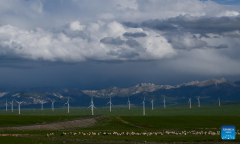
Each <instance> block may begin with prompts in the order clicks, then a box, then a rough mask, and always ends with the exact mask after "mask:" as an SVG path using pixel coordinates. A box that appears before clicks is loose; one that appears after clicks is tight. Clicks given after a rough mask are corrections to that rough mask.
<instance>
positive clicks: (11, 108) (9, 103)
mask: <svg viewBox="0 0 240 144" xmlns="http://www.w3.org/2000/svg"><path fill="white" fill-rule="evenodd" d="M13 101H14V100H12V102H10V103H9V104H11V109H12V112H13Z"/></svg>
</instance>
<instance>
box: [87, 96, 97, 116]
mask: <svg viewBox="0 0 240 144" xmlns="http://www.w3.org/2000/svg"><path fill="white" fill-rule="evenodd" d="M90 107H91V111H92V115H94V111H93V110H94V108H96V107H95V106H94V103H93V97H91V102H90V106H89V107H88V108H90Z"/></svg>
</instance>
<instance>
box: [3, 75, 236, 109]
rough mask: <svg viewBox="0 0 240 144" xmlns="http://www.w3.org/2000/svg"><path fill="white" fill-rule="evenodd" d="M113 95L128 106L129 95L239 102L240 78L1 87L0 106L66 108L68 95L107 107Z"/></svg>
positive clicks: (134, 99) (135, 100)
mask: <svg viewBox="0 0 240 144" xmlns="http://www.w3.org/2000/svg"><path fill="white" fill-rule="evenodd" d="M110 96H112V101H113V104H114V105H126V102H127V99H128V97H129V98H130V100H131V104H134V105H140V104H141V102H142V100H143V97H145V98H146V105H149V104H150V101H151V100H152V99H153V100H154V101H155V105H162V101H163V98H164V97H165V98H166V101H167V102H166V104H177V103H186V102H187V101H188V99H189V98H192V100H193V102H194V100H196V97H199V96H200V97H201V102H208V103H209V102H215V101H217V99H218V98H221V100H223V101H237V100H240V81H236V82H230V81H227V80H226V79H224V78H222V79H210V80H205V81H192V82H188V83H182V84H179V85H176V86H171V85H155V84H152V83H141V84H137V85H135V86H133V87H129V88H118V87H111V88H107V89H101V90H80V89H69V88H57V87H37V88H12V89H11V88H8V89H4V88H0V107H2V108H3V106H4V104H5V102H6V99H7V100H8V101H12V100H18V101H24V103H23V104H22V105H23V107H26V108H28V107H36V106H40V102H41V101H44V103H45V106H46V107H51V100H53V99H54V100H56V103H55V106H56V107H63V106H64V105H63V104H64V103H66V101H67V98H68V97H70V103H71V104H70V105H71V106H72V107H76V106H77V107H79V106H80V107H82V106H84V107H86V106H88V104H89V102H90V99H91V97H94V103H95V104H96V106H106V103H107V102H108V101H109V97H110ZM15 105H16V103H15Z"/></svg>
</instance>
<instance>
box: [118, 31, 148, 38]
mask: <svg viewBox="0 0 240 144" xmlns="http://www.w3.org/2000/svg"><path fill="white" fill-rule="evenodd" d="M123 36H125V37H134V38H138V37H146V36H147V34H145V33H143V32H136V33H131V32H126V33H124V34H123Z"/></svg>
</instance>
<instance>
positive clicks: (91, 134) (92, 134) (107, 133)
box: [46, 130, 240, 137]
mask: <svg viewBox="0 0 240 144" xmlns="http://www.w3.org/2000/svg"><path fill="white" fill-rule="evenodd" d="M52 135H54V133H50V134H47V135H46V137H50V136H52ZM66 135H71V136H76V135H82V136H102V135H103V136H108V135H114V136H162V135H179V136H181V135H212V136H215V135H220V131H216V132H214V131H195V130H192V131H163V132H78V133H76V132H69V133H65V132H63V133H62V134H61V136H66ZM236 135H240V132H239V130H237V131H236Z"/></svg>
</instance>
